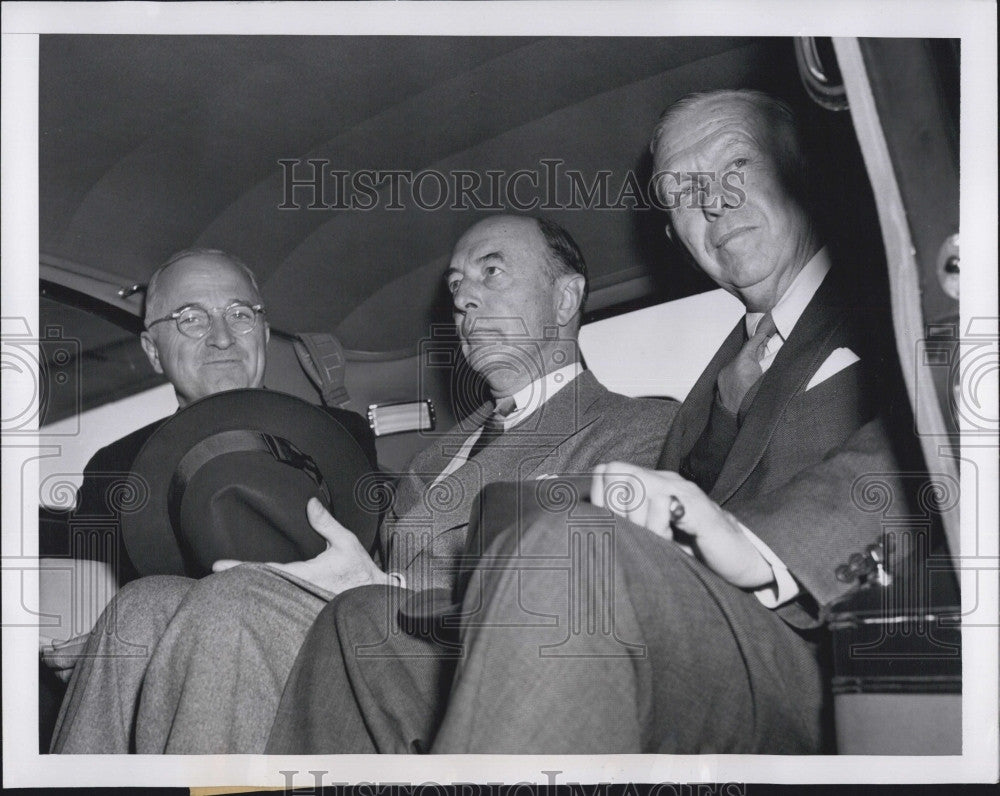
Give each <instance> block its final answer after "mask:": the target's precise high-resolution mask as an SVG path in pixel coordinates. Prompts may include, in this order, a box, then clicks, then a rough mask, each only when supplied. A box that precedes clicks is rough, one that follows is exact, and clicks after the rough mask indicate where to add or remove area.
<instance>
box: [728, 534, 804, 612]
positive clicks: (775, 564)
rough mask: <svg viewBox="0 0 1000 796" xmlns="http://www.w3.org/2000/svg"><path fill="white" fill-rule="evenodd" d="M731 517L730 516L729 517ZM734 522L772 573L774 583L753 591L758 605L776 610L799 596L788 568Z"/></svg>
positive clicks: (797, 585) (767, 548) (766, 547)
mask: <svg viewBox="0 0 1000 796" xmlns="http://www.w3.org/2000/svg"><path fill="white" fill-rule="evenodd" d="M730 516H732V515H730ZM733 519H734V520H736V522H737V524H739V526H740V530H741V531H743V535H744V536H746V538H747V541H748V542H750V544H752V545H753V546H754V549H756V550H757V552H758V553H760V554H761V555H762V556H763V557H764V560H765V561H766V562H767V563H768V564H770V565H771V571H772V572H773V573H774V582H773V583H769V584H768V585H767V586H761V587H760V588H759V589H754V591H753V593H754V596H755V597H756V598H757V599H758V600H759V601H760V604H761V605H763V606H764V607H765V608H777V607H778V606H780V605H784V604H785V603H787V602H791V601H792V600H794V599H795V598H796V597H798V596H799V593H800V591H801V590H800V589H799V584H798V583H797V582H796V580H795V578H793V577H792V573H791V572H789V571H788V567H786V566H785V564H784V562H783V561H782V560H781V559H780V558H778V556H777V555H775V553H774V551H773V550H772V549H771V548H770V547H768V546H767V545H766V544H764V543H763V542H762V541H761V540H760V539H759V538H758V537H757V535H756V534H755V533H754V532H753V531H751V530H750V529H749V528H747V526H746V525H744V524H743V523H742V522H740V521H739V520H737V519H736V518H735V517H733Z"/></svg>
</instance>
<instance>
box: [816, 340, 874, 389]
mask: <svg viewBox="0 0 1000 796" xmlns="http://www.w3.org/2000/svg"><path fill="white" fill-rule="evenodd" d="M860 361H861V357H859V356H858V355H857V354H855V353H854V352H853V351H851V349H849V348H838V349H836V350H835V351H832V352H831V353H830V356H828V357H827V358H826V361H825V362H824V363H823V364H822V365H820V366H819V370H817V371H816V372H815V373H814V374H813V377H812V378H811V379H810V380H809V384H807V385H806V392H808V391H809V390H811V389H812V388H813V387H815V386H816V385H817V384H822V383H823V382H824V381H826V380H827V379H828V378H830V377H831V376H833V375H834V374H836V373H840V371H842V370H843V369H844V368H846V367H848V366H849V365H853V364H854V363H855V362H860Z"/></svg>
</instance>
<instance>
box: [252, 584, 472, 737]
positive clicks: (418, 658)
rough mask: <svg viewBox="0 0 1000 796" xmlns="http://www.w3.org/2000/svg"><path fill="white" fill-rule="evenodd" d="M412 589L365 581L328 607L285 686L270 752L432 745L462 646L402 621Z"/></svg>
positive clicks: (303, 646) (314, 626)
mask: <svg viewBox="0 0 1000 796" xmlns="http://www.w3.org/2000/svg"><path fill="white" fill-rule="evenodd" d="M406 594H407V592H405V591H403V590H400V589H397V588H394V587H386V586H365V587H362V588H358V589H352V590H350V591H348V592H345V593H343V594H341V595H339V596H338V597H336V598H334V600H333V601H332V602H331V603H330V604H329V605H328V606H327V607H326V608H324V609H323V611H322V612H321V613H320V615H319V617H318V618H317V620H316V623H315V624H314V625H313V627H312V629H311V630H310V631H309V635H308V638H307V639H306V642H305V643H304V644H303V645H302V649H301V651H300V653H299V657H298V659H297V660H296V662H295V666H294V668H293V670H292V673H291V675H290V676H289V678H288V682H287V684H286V686H285V692H284V695H283V696H282V699H281V706H280V707H279V709H278V715H277V718H276V720H275V723H274V727H273V728H272V730H271V736H270V739H269V741H268V745H267V752H268V753H269V754H335V753H340V754H348V753H350V754H363V753H373V752H382V753H396V754H400V753H411V752H421V751H427V750H428V748H429V746H430V741H431V739H432V738H433V733H434V730H435V729H436V727H437V724H438V721H439V720H440V714H441V710H442V708H443V705H444V696H445V695H447V692H448V688H449V686H450V683H451V674H452V671H453V669H454V662H455V659H456V656H457V655H458V648H457V647H456V646H455V645H454V643H453V644H452V646H451V647H450V648H449V647H445V646H441V645H439V644H437V643H435V641H434V640H433V639H430V638H425V637H417V636H413V635H409V634H407V633H406V632H404V631H403V630H402V629H401V628H400V625H399V622H398V618H397V615H398V607H399V605H398V601H399V599H400V598H401V597H404V596H405V595H406Z"/></svg>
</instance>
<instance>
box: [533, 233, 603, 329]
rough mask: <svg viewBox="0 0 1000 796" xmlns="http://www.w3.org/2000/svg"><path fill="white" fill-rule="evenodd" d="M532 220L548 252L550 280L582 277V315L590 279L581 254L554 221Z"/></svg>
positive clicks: (573, 242) (568, 236) (570, 237)
mask: <svg viewBox="0 0 1000 796" xmlns="http://www.w3.org/2000/svg"><path fill="white" fill-rule="evenodd" d="M533 218H534V219H535V223H537V224H538V231H539V232H541V233H542V238H543V239H544V240H545V245H546V246H547V247H548V250H549V254H548V257H546V263H547V264H548V266H549V276H550V277H551V278H552V280H553V281H555V280H556V279H557V278H558V277H560V276H562V275H563V274H580V276H582V277H583V300H582V301H581V302H580V313H581V314H583V306H584V304H586V303H587V295H588V294H589V293H590V278H589V277H588V275H587V263H586V261H585V260H584V259H583V252H581V251H580V247H579V246H577V244H576V241H575V240H573V236H572V235H570V234H569V232H567V231H566V230H565V229H564V228H563V227H562V226H560V225H559V224H557V223H556V222H555V221H550V220H549V219H547V218H542V217H541V216H533Z"/></svg>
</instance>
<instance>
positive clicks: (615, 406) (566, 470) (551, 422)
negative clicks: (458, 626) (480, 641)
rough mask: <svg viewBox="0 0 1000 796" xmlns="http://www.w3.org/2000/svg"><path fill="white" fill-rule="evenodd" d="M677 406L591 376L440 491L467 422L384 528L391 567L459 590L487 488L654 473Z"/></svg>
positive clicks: (428, 452) (404, 490)
mask: <svg viewBox="0 0 1000 796" xmlns="http://www.w3.org/2000/svg"><path fill="white" fill-rule="evenodd" d="M677 406H678V404H677V403H676V402H674V401H663V400H656V399H649V398H646V399H635V398H627V397H625V396H624V395H619V394H617V393H613V392H610V391H609V390H607V389H605V388H604V387H603V386H602V385H601V384H600V383H599V382H598V381H597V379H596V378H594V376H593V374H591V373H590V371H584V372H583V373H581V374H580V375H579V376H577V378H575V379H574V380H573V381H572V382H570V383H569V384H568V385H566V386H565V387H564V388H563V389H561V390H560V391H559V392H558V393H556V394H555V395H554V396H553V397H552V398H551V399H550V400H548V401H546V402H545V403H544V404H543V405H542V406H541V408H540V409H539V410H538V411H537V412H535V413H534V414H533V415H531V416H530V417H528V418H527V419H526V420H525V422H524V423H523V424H521V425H519V426H517V427H515V428H514V429H511V430H509V431H507V432H506V433H504V434H503V435H502V436H501V437H499V438H498V439H496V440H494V441H493V443H491V444H490V445H489V446H488V447H487V448H485V449H484V450H483V451H482V452H480V453H479V455H478V456H476V457H475V458H474V459H472V460H471V461H469V462H466V463H465V464H463V465H462V466H461V467H459V468H458V469H457V470H456V471H455V472H453V473H451V474H450V475H449V476H448V477H447V478H445V479H443V480H442V481H441V482H440V483H439V484H437V485H434V486H432V484H433V483H434V481H435V479H436V478H437V477H438V475H439V474H440V473H441V472H442V471H443V470H444V469H445V468H446V467H447V466H448V463H449V462H450V461H451V460H452V458H453V457H454V455H455V453H456V452H457V451H458V450H459V449H460V448H461V446H462V443H463V442H465V440H466V439H468V437H469V435H470V434H471V433H472V431H473V430H474V429H475V428H476V425H475V424H474V423H472V424H468V423H465V424H462V423H460V424H459V425H458V426H456V427H455V428H453V429H451V430H450V431H448V432H447V433H445V434H443V435H441V436H440V437H436V438H435V439H434V440H433V442H432V443H431V444H430V445H428V447H427V448H425V449H424V450H423V451H421V452H420V453H419V454H417V456H416V457H414V459H413V461H412V462H411V463H410V466H409V467H408V468H407V471H406V472H405V473H404V474H402V476H401V477H400V478H399V480H398V481H397V483H396V488H395V496H394V500H393V505H392V507H391V508H390V510H389V512H388V514H387V517H386V519H385V521H384V522H383V524H382V527H381V531H380V541H381V544H380V547H381V552H382V562H383V568H384V569H386V570H387V571H398V572H402V573H404V574H405V576H406V578H407V584H408V585H409V587H410V588H412V589H414V590H418V591H419V590H421V589H425V588H430V587H441V588H450V587H451V585H452V581H453V577H454V572H455V560H456V557H457V556H459V555H460V554H461V553H462V552H463V550H464V547H465V537H466V531H467V529H468V524H469V511H470V509H471V507H472V504H473V501H474V499H475V497H476V495H477V494H479V491H480V490H481V489H482V488H483V486H485V485H486V484H489V483H493V482H496V481H526V480H535V479H537V478H539V477H541V476H545V475H556V474H559V475H564V474H570V473H576V472H589V471H590V470H591V468H592V467H593V466H594V465H595V464H598V463H600V462H605V461H612V460H621V461H627V462H631V463H633V464H638V465H641V466H645V467H651V466H653V464H655V462H656V457H657V455H658V454H659V451H660V449H661V447H662V444H663V439H664V437H665V435H666V432H667V429H668V428H669V427H670V424H671V421H672V420H673V417H674V415H675V414H676V412H677ZM479 416H483V414H480V415H479Z"/></svg>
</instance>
